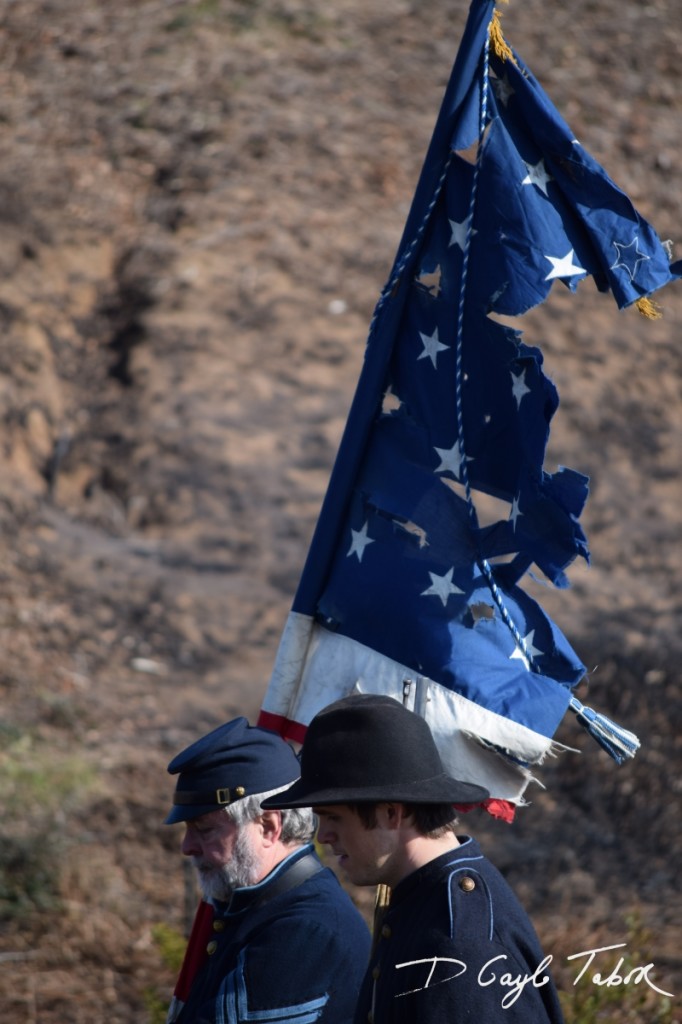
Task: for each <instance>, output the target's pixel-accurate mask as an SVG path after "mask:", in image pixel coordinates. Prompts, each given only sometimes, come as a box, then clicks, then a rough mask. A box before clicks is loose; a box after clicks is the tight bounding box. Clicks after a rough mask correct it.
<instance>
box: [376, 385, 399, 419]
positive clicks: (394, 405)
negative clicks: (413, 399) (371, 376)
mask: <svg viewBox="0 0 682 1024" xmlns="http://www.w3.org/2000/svg"><path fill="white" fill-rule="evenodd" d="M401 405H402V402H401V401H400V399H399V398H398V396H397V395H396V394H394V393H393V391H392V389H391V385H390V384H389V386H388V388H387V389H386V391H385V392H384V398H383V401H382V403H381V412H382V415H383V416H390V415H391V413H394V412H398V410H399V409H400V406H401Z"/></svg>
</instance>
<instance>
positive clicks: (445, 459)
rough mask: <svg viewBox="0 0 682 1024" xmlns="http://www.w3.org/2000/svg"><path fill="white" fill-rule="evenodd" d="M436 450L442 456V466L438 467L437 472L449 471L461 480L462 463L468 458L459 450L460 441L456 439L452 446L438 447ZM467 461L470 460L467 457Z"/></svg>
mask: <svg viewBox="0 0 682 1024" xmlns="http://www.w3.org/2000/svg"><path fill="white" fill-rule="evenodd" d="M436 451H437V452H438V455H439V456H440V466H438V467H437V468H436V470H435V472H436V473H441V472H446V473H447V472H449V473H452V475H453V476H456V477H457V479H458V480H459V476H460V473H461V472H462V463H463V462H464V460H465V459H466V458H467V456H466V455H463V454H462V453H461V452H460V450H459V441H455V443H454V444H453V446H452V448H436ZM467 461H469V460H468V459H467Z"/></svg>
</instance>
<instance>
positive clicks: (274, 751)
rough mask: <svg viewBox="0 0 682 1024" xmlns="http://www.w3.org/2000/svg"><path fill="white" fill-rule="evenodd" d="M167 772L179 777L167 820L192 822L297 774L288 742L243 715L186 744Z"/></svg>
mask: <svg viewBox="0 0 682 1024" xmlns="http://www.w3.org/2000/svg"><path fill="white" fill-rule="evenodd" d="M168 771H169V772H170V774H171V775H177V776H178V782H177V786H176V789H175V793H174V796H173V807H172V809H171V811H170V813H169V814H168V817H167V818H166V820H165V822H164V824H166V825H174V824H175V823H176V822H178V821H192V820H193V819H194V818H198V817H199V816H200V815H202V814H209V813H210V812H211V811H217V810H218V809H219V808H221V807H227V806H228V805H229V804H232V803H234V802H235V801H236V800H243V799H244V797H247V796H252V795H253V794H254V793H267V792H268V791H269V790H273V789H281V788H282V786H287V785H288V784H289V783H290V782H293V781H294V779H297V778H298V777H299V775H300V768H299V764H298V758H297V757H296V755H295V754H294V752H293V750H292V748H291V747H290V746H289V744H288V743H286V742H285V741H284V740H283V739H282V738H281V736H277V735H276V733H274V732H269V731H268V730H267V729H261V728H259V727H258V726H255V725H249V723H248V722H247V720H246V719H245V718H235V719H234V720H233V721H232V722H226V723H225V725H221V726H219V727H218V728H217V729H214V730H213V731H212V732H209V733H208V735H207V736H202V737H201V739H199V740H197V741H196V742H195V743H192V744H191V745H190V746H189V747H186V748H185V750H183V751H181V752H180V753H179V754H178V755H177V756H176V757H174V758H173V760H172V761H171V763H170V764H169V765H168Z"/></svg>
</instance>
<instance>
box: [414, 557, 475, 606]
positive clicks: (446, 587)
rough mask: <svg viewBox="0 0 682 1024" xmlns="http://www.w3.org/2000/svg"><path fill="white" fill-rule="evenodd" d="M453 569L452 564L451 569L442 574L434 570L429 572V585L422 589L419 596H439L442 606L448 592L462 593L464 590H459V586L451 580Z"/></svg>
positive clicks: (446, 601) (446, 600) (446, 599)
mask: <svg viewBox="0 0 682 1024" xmlns="http://www.w3.org/2000/svg"><path fill="white" fill-rule="evenodd" d="M454 571H455V569H454V566H453V568H452V569H448V571H447V572H446V573H445V575H444V576H438V574H437V573H435V572H429V576H430V577H431V586H430V587H429V588H428V589H427V590H422V593H421V596H422V597H427V596H429V595H431V594H432V595H434V597H439V598H440V599H441V601H442V602H443V607H445V605H446V604H447V603H448V598H449V597H450V594H463V593H464V591H463V590H460V589H459V587H456V586H455V584H454V583H453V582H452V576H453V573H454Z"/></svg>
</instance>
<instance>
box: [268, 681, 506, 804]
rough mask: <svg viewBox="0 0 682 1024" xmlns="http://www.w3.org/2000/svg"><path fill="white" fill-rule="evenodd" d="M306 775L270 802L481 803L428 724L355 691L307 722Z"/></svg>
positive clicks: (386, 700)
mask: <svg viewBox="0 0 682 1024" xmlns="http://www.w3.org/2000/svg"><path fill="white" fill-rule="evenodd" d="M300 759H301V778H300V779H299V780H298V782H295V783H294V784H293V786H290V787H289V789H287V790H285V791H284V792H283V793H278V794H277V795H276V796H273V797H270V798H269V799H267V800H265V801H264V802H263V807H264V808H272V809H282V808H286V807H311V806H313V805H324V804H346V803H377V802H379V803H380V802H383V801H394V800H395V801H399V802H401V803H413V804H414V803H420V804H441V803H442V804H445V803H458V804H460V803H480V802H481V801H482V800H485V799H487V797H488V796H489V795H490V794H489V793H488V791H487V790H486V789H483V787H482V786H477V785H475V784H474V783H471V782H462V781H460V780H458V779H453V778H452V777H451V776H450V775H448V774H447V773H446V772H445V769H444V768H443V763H442V761H441V759H440V755H439V753H438V749H437V747H436V743H435V741H434V738H433V736H432V734H431V730H430V729H429V727H428V725H427V723H426V722H425V721H424V719H423V718H421V717H420V716H419V715H417V714H415V713H414V712H413V711H408V710H407V708H406V707H404V706H403V705H402V704H400V703H399V702H398V701H397V700H394V699H393V698H392V697H383V696H380V695H378V694H369V693H367V694H353V695H352V696H350V697H344V699H343V700H339V701H336V702H335V703H334V704H330V705H329V707H326V708H324V709H323V710H322V711H320V712H319V713H318V714H317V715H316V716H315V717H314V718H313V720H312V722H311V723H310V725H309V726H308V731H307V733H306V737H305V741H304V743H303V749H302V751H301V757H300Z"/></svg>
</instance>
